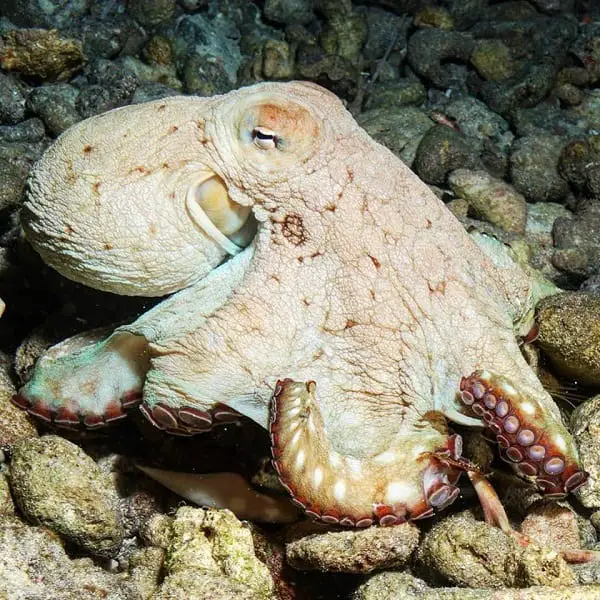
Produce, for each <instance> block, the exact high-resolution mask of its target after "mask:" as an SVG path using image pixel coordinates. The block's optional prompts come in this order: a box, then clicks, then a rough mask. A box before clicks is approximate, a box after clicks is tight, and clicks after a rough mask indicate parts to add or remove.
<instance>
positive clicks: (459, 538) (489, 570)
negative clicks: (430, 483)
mask: <svg viewBox="0 0 600 600" xmlns="http://www.w3.org/2000/svg"><path fill="white" fill-rule="evenodd" d="M417 558H418V561H419V564H420V566H421V568H422V569H425V570H430V571H433V572H434V573H436V574H438V576H441V577H442V579H443V580H445V581H449V582H451V583H453V584H455V585H459V586H464V587H473V588H478V587H491V588H501V587H529V586H532V585H547V586H551V587H559V586H562V585H570V584H571V583H573V573H572V571H571V570H570V569H569V567H568V566H567V564H566V563H565V562H564V560H563V559H562V558H561V557H560V556H559V555H558V554H557V553H556V552H555V551H553V550H549V549H548V548H542V547H539V546H535V545H534V544H533V543H531V544H529V545H528V546H527V547H526V548H522V547H521V545H520V544H519V542H518V541H517V540H516V539H515V538H513V537H510V536H508V535H506V534H505V533H503V532H502V531H501V530H500V529H498V528H496V527H492V526H490V525H487V524H486V523H483V522H481V521H476V520H475V519H474V518H473V516H472V514H471V513H470V512H464V513H460V514H458V515H452V516H450V517H448V518H446V519H444V520H443V521H442V522H440V523H438V524H437V525H435V526H434V527H433V528H432V529H431V531H429V532H428V533H427V534H425V537H424V539H423V542H422V543H421V546H420V547H419V550H418V554H417Z"/></svg>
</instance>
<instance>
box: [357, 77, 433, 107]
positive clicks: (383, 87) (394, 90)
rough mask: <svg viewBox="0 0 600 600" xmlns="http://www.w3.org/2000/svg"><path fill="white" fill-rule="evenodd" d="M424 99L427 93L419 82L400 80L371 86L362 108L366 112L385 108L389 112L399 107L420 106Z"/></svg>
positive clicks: (406, 79)
mask: <svg viewBox="0 0 600 600" xmlns="http://www.w3.org/2000/svg"><path fill="white" fill-rule="evenodd" d="M426 99H427V91H426V90H425V86H424V85H423V84H422V83H421V82H420V81H414V80H412V79H408V78H402V79H400V80H398V81H387V82H379V83H375V84H374V85H372V86H371V87H370V88H369V95H368V97H367V100H366V101H365V105H364V107H365V109H366V110H371V109H373V108H387V109H388V111H390V112H391V111H393V110H395V109H397V108H398V107H400V106H409V105H411V104H412V105H421V104H423V103H424V102H425V100H426Z"/></svg>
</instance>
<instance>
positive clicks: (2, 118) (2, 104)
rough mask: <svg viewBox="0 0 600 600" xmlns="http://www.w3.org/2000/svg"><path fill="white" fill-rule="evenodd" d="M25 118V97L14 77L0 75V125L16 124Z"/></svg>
mask: <svg viewBox="0 0 600 600" xmlns="http://www.w3.org/2000/svg"><path fill="white" fill-rule="evenodd" d="M24 118H25V97H24V96H23V93H22V92H21V88H20V87H19V85H18V84H17V82H16V80H15V79H14V77H12V76H11V75H5V74H4V73H0V123H18V122H19V121H22V120H23V119H24Z"/></svg>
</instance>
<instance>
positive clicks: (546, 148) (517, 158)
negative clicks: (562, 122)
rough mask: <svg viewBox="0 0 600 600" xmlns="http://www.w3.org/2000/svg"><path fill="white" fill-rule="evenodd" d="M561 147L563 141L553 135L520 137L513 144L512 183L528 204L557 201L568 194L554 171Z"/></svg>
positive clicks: (556, 170) (564, 185) (511, 160)
mask: <svg viewBox="0 0 600 600" xmlns="http://www.w3.org/2000/svg"><path fill="white" fill-rule="evenodd" d="M563 144H564V140H563V138H562V137H560V136H554V135H536V136H527V137H522V138H519V139H518V140H516V141H515V143H514V144H513V147H512V152H511V155H510V175H511V180H512V183H513V185H514V186H515V188H516V189H517V190H518V191H519V192H521V193H522V194H523V195H524V196H525V197H526V198H527V200H529V201H530V202H559V201H561V200H562V199H563V198H564V197H565V196H566V195H567V193H568V191H569V188H568V185H567V182H566V181H565V180H564V179H563V178H562V177H561V176H560V175H559V173H558V168H557V167H558V158H559V156H560V152H561V150H562V147H563Z"/></svg>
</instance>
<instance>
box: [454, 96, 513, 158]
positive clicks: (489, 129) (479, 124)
mask: <svg viewBox="0 0 600 600" xmlns="http://www.w3.org/2000/svg"><path fill="white" fill-rule="evenodd" d="M444 113H445V114H446V115H448V116H449V117H451V118H452V119H454V121H455V122H456V125H457V127H458V128H459V130H460V131H461V132H462V133H463V134H464V135H466V136H468V137H469V138H471V139H472V140H473V141H474V140H479V141H480V145H479V147H480V148H482V147H483V144H484V142H486V141H490V142H492V143H493V144H495V145H496V146H498V148H499V149H500V150H501V151H502V152H503V153H506V154H508V151H509V150H510V146H511V144H512V142H513V139H514V135H513V134H512V132H511V131H510V130H509V127H510V126H509V124H508V121H506V120H505V119H503V118H502V117H501V116H500V115H498V114H496V113H495V112H492V111H491V110H490V109H489V108H488V107H487V106H486V105H485V104H484V103H483V102H481V100H477V99H476V98H473V97H472V96H461V97H459V98H456V99H455V100H452V101H450V102H449V103H448V104H447V105H446V106H445V107H444Z"/></svg>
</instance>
